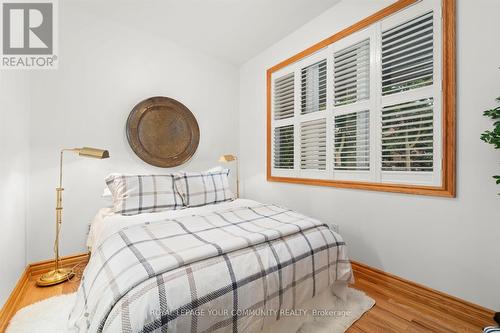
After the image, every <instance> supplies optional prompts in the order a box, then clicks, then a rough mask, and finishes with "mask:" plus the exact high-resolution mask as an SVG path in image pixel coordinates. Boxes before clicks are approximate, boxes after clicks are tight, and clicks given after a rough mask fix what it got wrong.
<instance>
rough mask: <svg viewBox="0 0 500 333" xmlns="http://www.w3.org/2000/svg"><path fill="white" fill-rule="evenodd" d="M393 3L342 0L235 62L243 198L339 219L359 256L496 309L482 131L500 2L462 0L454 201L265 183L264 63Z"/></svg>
mask: <svg viewBox="0 0 500 333" xmlns="http://www.w3.org/2000/svg"><path fill="white" fill-rule="evenodd" d="M390 2H391V1H382V0H380V1H369V0H356V1H352V0H351V1H347V0H344V1H343V2H341V3H340V4H338V5H336V6H334V7H332V8H331V9H330V10H328V11H327V12H325V13H324V14H323V15H321V16H319V17H317V18H316V19H314V20H312V21H311V22H309V23H308V24H306V25H305V26H303V27H302V28H300V29H299V30H297V31H296V32H294V33H293V34H291V35H289V36H288V37H286V38H285V39H283V40H281V41H280V42H278V43H276V44H275V45H274V46H272V47H271V48H269V49H267V50H266V51H264V52H263V53H261V54H260V55H258V56H257V57H255V58H254V59H252V60H250V61H248V62H247V63H246V64H244V65H243V66H242V67H241V69H240V155H241V165H242V169H241V175H242V178H243V180H244V182H243V192H244V195H245V196H246V197H249V198H253V199H257V200H260V201H266V202H276V203H279V204H283V205H286V206H288V207H291V208H293V209H296V210H298V211H301V212H303V213H306V214H309V215H312V216H314V217H317V218H320V219H323V220H325V221H335V222H336V223H338V224H339V225H340V230H341V233H342V234H343V236H344V237H345V239H346V241H347V243H348V246H349V250H350V254H351V256H352V258H353V259H355V260H359V261H361V262H364V263H366V264H368V265H372V266H374V267H378V268H381V269H383V270H384V271H387V272H391V273H394V274H396V275H399V276H402V277H404V278H407V279H410V280H413V281H416V282H419V283H422V284H424V285H427V286H430V287H432V288H435V289H438V290H441V291H444V292H447V293H450V294H452V295H455V296H458V297H461V298H464V299H467V300H470V301H472V302H476V303H478V304H481V305H483V306H487V307H490V308H496V309H499V308H500V279H499V277H500V265H499V261H498V254H499V253H500V239H499V235H500V223H499V222H500V218H499V216H498V208H499V207H500V198H499V196H498V195H497V192H500V188H499V187H498V186H495V185H494V182H493V179H492V178H491V176H492V175H494V174H498V173H499V168H500V167H499V162H500V156H499V155H500V154H498V151H494V150H493V148H492V147H490V146H488V145H486V144H484V143H483V142H482V141H480V140H479V136H480V133H481V132H482V131H483V130H485V129H487V128H489V127H491V126H492V122H491V121H488V120H487V119H485V118H484V117H483V116H482V110H484V109H486V108H488V107H491V106H493V105H494V103H495V102H494V98H495V97H497V96H500V71H499V70H498V67H499V65H500V44H499V43H496V42H495V41H498V33H499V31H500V21H499V20H498V17H497V16H498V15H497V14H498V12H499V11H500V2H498V1H496V0H478V1H469V0H458V22H457V28H458V68H457V74H458V94H457V107H458V108H457V119H458V131H457V137H458V160H457V162H458V170H457V172H458V174H457V178H458V182H457V185H458V189H457V191H458V195H457V198H455V199H446V198H437V197H424V196H411V195H401V194H389V193H380V192H369V191H360V190H349V189H336V188H328V187H314V186H306V185H294V184H284V183H272V182H267V181H266V150H265V147H266V101H265V96H266V94H265V91H266V78H265V71H266V69H267V68H269V67H271V66H273V65H275V64H277V63H279V62H280V61H282V60H284V59H286V58H288V57H290V56H292V55H294V54H295V53H297V52H299V51H301V50H303V49H305V48H306V47H308V46H311V45H312V44H314V43H316V42H318V41H320V40H321V39H323V38H325V37H327V36H329V35H331V34H333V33H335V32H337V31H339V30H341V29H342V28H345V27H347V26H349V25H351V24H353V23H355V22H357V21H358V20H360V19H362V18H363V17H366V16H368V15H369V14H371V13H373V12H375V11H376V10H378V9H380V8H382V7H384V6H385V5H387V4H388V3H390Z"/></svg>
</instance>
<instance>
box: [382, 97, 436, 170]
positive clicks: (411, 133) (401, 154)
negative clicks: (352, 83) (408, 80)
mask: <svg viewBox="0 0 500 333" xmlns="http://www.w3.org/2000/svg"><path fill="white" fill-rule="evenodd" d="M433 109H434V105H433V99H432V98H428V99H422V100H417V101H412V102H407V103H402V104H397V105H390V106H386V107H384V108H383V109H382V170H384V171H432V170H433V156H434V114H433Z"/></svg>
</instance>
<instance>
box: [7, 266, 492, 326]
mask: <svg viewBox="0 0 500 333" xmlns="http://www.w3.org/2000/svg"><path fill="white" fill-rule="evenodd" d="M85 264H86V260H83V261H80V262H79V263H77V265H78V267H77V275H76V276H75V278H73V280H72V281H68V282H65V283H62V284H59V285H56V286H53V287H45V288H39V287H37V286H36V284H35V281H36V279H37V277H38V276H39V274H40V273H41V272H42V271H43V270H39V271H37V270H36V269H34V270H33V272H32V274H31V276H29V278H28V282H27V285H26V286H25V287H24V288H23V290H22V291H21V294H20V296H19V301H18V302H17V304H16V306H15V307H14V309H15V311H17V310H18V309H20V308H22V307H24V306H26V305H29V304H32V303H34V302H37V301H40V300H43V299H45V298H48V297H51V296H56V295H62V294H66V293H71V292H74V291H76V290H77V288H78V285H79V281H80V276H81V272H82V271H83V268H84V266H85ZM366 267H367V266H364V265H361V264H353V268H354V275H355V278H356V282H355V283H354V285H353V287H354V288H356V289H359V290H362V291H364V292H365V293H367V294H368V295H369V296H370V297H372V298H373V299H375V301H376V302H377V303H376V305H375V307H374V308H373V309H371V310H370V311H368V312H367V313H366V314H365V315H363V317H362V318H361V319H360V320H358V321H357V322H356V323H355V324H354V325H353V326H352V327H351V328H349V330H348V331H347V332H349V333H379V332H381V333H382V332H383V333H391V332H408V333H421V332H445V333H457V332H463V333H468V332H481V331H482V328H483V327H484V326H488V325H493V324H494V322H493V320H492V319H491V317H492V312H491V311H490V310H488V309H483V308H481V307H479V306H476V305H473V304H470V303H467V302H464V301H461V300H458V299H455V298H453V297H451V296H447V295H444V294H442V295H440V294H439V293H437V292H435V291H432V290H430V289H425V287H420V286H418V285H415V284H412V283H410V282H408V281H406V282H405V281H404V280H402V279H401V280H400V281H401V282H398V279H399V278H397V277H391V276H389V278H387V276H386V275H385V273H382V272H380V273H377V272H376V271H374V272H372V271H370V270H371V268H366ZM391 279H392V280H391ZM404 284H408V286H406V287H405V286H404ZM403 288H404V290H403ZM418 288H424V289H425V290H419V289H418ZM415 291H419V292H418V293H417V292H415ZM436 293H437V294H436ZM427 294H429V295H427ZM431 294H432V295H431ZM436 295H437V296H436ZM15 311H14V313H15Z"/></svg>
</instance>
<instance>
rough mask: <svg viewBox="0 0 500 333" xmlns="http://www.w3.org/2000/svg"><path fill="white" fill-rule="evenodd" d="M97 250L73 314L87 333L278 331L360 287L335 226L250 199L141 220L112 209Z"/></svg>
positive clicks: (102, 215) (97, 233) (94, 234)
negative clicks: (335, 292)
mask: <svg viewBox="0 0 500 333" xmlns="http://www.w3.org/2000/svg"><path fill="white" fill-rule="evenodd" d="M88 246H89V248H90V249H91V252H92V255H91V258H90V261H89V263H88V265H87V267H86V269H85V271H84V274H83V276H82V280H81V284H80V288H79V290H78V293H77V301H76V304H75V306H74V308H73V310H72V311H71V314H70V325H71V326H75V327H76V328H77V329H78V331H80V332H122V331H123V332H167V331H168V332H180V333H183V332H194V333H198V332H246V333H254V332H261V331H264V332H266V331H267V332H270V331H272V332H278V331H280V329H279V326H277V324H276V323H278V324H281V322H283V323H284V322H285V321H286V320H287V319H288V318H287V317H291V316H294V315H296V314H297V313H298V312H293V311H294V310H297V311H300V310H299V309H301V307H302V306H303V304H305V303H307V302H309V301H311V300H314V299H317V298H318V297H319V296H318V295H320V294H324V293H325V292H326V291H328V290H330V289H331V288H332V287H335V288H337V289H341V288H345V287H346V285H347V283H349V282H351V281H352V270H351V265H350V262H349V258H348V256H347V251H346V245H345V243H344V241H343V239H342V237H341V236H340V235H339V234H338V233H337V232H336V230H335V227H333V226H332V225H328V224H325V223H323V222H320V221H318V220H316V219H313V218H310V217H307V216H305V215H302V214H299V213H297V212H294V211H292V210H289V209H286V208H282V207H279V206H275V205H269V204H263V203H259V202H256V201H252V200H246V199H237V200H234V201H229V202H224V203H219V204H214V205H206V206H202V207H197V208H185V209H180V210H172V211H164V212H157V213H145V214H138V215H133V216H123V215H119V214H113V213H112V210H111V209H109V208H104V209H101V210H100V211H99V213H98V214H97V216H96V218H95V219H94V221H93V223H92V225H91V228H90V232H89V237H88ZM290 314H292V315H290ZM298 314H300V313H298ZM283 325H286V324H285V323H284V324H283ZM282 330H283V329H282ZM287 331H288V332H289V331H290V330H289V329H285V330H284V332H287Z"/></svg>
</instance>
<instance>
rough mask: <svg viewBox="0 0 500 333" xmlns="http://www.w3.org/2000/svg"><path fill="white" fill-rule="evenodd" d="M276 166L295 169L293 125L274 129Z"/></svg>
mask: <svg viewBox="0 0 500 333" xmlns="http://www.w3.org/2000/svg"><path fill="white" fill-rule="evenodd" d="M273 144H274V167H275V168H276V169H293V164H294V133H293V125H287V126H281V127H276V128H275V129H274V142H273Z"/></svg>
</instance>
